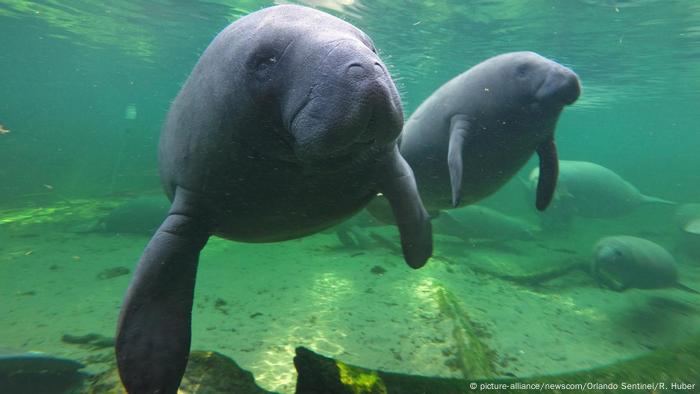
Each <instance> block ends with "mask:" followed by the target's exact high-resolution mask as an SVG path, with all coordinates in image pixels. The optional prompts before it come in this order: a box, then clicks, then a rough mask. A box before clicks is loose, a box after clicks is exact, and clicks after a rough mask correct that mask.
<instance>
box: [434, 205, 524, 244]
mask: <svg viewBox="0 0 700 394" xmlns="http://www.w3.org/2000/svg"><path fill="white" fill-rule="evenodd" d="M535 231H536V228H535V226H533V225H531V224H530V223H528V222H526V221H524V220H519V219H516V218H513V217H510V216H508V215H505V214H503V213H501V212H498V211H496V210H495V209H491V208H488V207H483V206H478V205H471V206H467V207H461V208H458V209H453V210H450V211H445V212H442V213H441V214H440V215H439V216H438V217H436V218H434V219H433V232H434V233H435V234H446V235H450V236H454V237H457V238H460V239H463V240H472V239H492V240H511V239H519V240H530V239H533V238H534V233H535Z"/></svg>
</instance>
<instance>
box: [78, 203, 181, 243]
mask: <svg viewBox="0 0 700 394" xmlns="http://www.w3.org/2000/svg"><path fill="white" fill-rule="evenodd" d="M169 210H170V201H168V199H167V198H166V197H165V196H163V195H157V196H140V197H136V198H133V199H130V200H127V201H125V202H123V203H121V204H119V205H117V206H116V207H114V209H112V210H111V211H109V212H108V213H107V214H106V215H105V216H103V217H101V218H99V219H98V220H97V222H96V223H91V224H90V225H89V226H81V228H76V229H74V231H76V232H82V233H84V232H98V233H112V234H122V233H132V234H146V235H152V234H153V233H154V232H155V231H156V230H157V229H158V227H159V226H160V224H161V223H162V222H163V219H164V218H165V216H166V215H167V214H168V211H169Z"/></svg>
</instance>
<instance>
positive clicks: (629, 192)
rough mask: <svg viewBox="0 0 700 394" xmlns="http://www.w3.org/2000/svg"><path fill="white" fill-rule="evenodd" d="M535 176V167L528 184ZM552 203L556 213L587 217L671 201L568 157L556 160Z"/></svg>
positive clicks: (605, 215)
mask: <svg viewBox="0 0 700 394" xmlns="http://www.w3.org/2000/svg"><path fill="white" fill-rule="evenodd" d="M538 179H539V169H537V168H535V169H533V170H532V171H531V172H530V177H529V185H530V187H534V185H535V184H536V183H537V182H538ZM555 202H556V204H553V208H555V210H556V211H559V213H562V214H565V215H577V216H583V217H591V218H609V217H618V216H622V215H626V214H628V213H631V212H632V211H634V210H635V209H637V208H638V207H639V206H640V205H642V204H666V205H673V204H675V203H674V202H673V201H668V200H663V199H660V198H657V197H652V196H646V195H644V194H642V193H640V192H639V190H638V189H637V188H636V187H634V186H633V185H632V184H630V183H629V182H627V181H626V180H624V179H623V178H622V177H621V176H620V175H618V174H616V173H615V172H613V171H612V170H610V169H608V168H605V167H603V166H601V165H598V164H595V163H591V162H587V161H571V160H560V161H559V183H558V185H557V190H556V193H555ZM553 213H554V212H553Z"/></svg>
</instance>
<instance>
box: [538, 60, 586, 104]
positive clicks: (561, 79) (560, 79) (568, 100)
mask: <svg viewBox="0 0 700 394" xmlns="http://www.w3.org/2000/svg"><path fill="white" fill-rule="evenodd" d="M580 95H581V84H580V82H579V79H578V76H577V75H576V73H574V72H573V71H571V70H569V69H568V68H566V67H563V66H559V67H556V69H553V70H551V71H550V72H549V73H547V76H546V77H545V78H544V80H543V81H542V83H541V84H540V86H539V87H537V89H536V90H535V101H536V102H540V103H543V104H550V105H551V104H553V105H561V106H565V105H571V104H573V103H575V102H576V100H578V98H579V96H580Z"/></svg>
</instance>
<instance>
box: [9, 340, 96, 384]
mask: <svg viewBox="0 0 700 394" xmlns="http://www.w3.org/2000/svg"><path fill="white" fill-rule="evenodd" d="M82 368H85V365H83V364H81V363H80V362H78V361H74V360H70V359H66V358H60V357H54V356H51V355H49V354H45V353H41V352H22V351H18V350H14V349H6V348H0V388H1V389H2V390H0V391H2V392H3V393H46V394H52V393H53V394H58V393H68V392H71V393H72V392H80V391H81V390H80V389H81V388H82V387H83V382H84V380H85V378H86V377H87V375H85V374H83V373H82V372H81V371H80V369H82Z"/></svg>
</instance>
